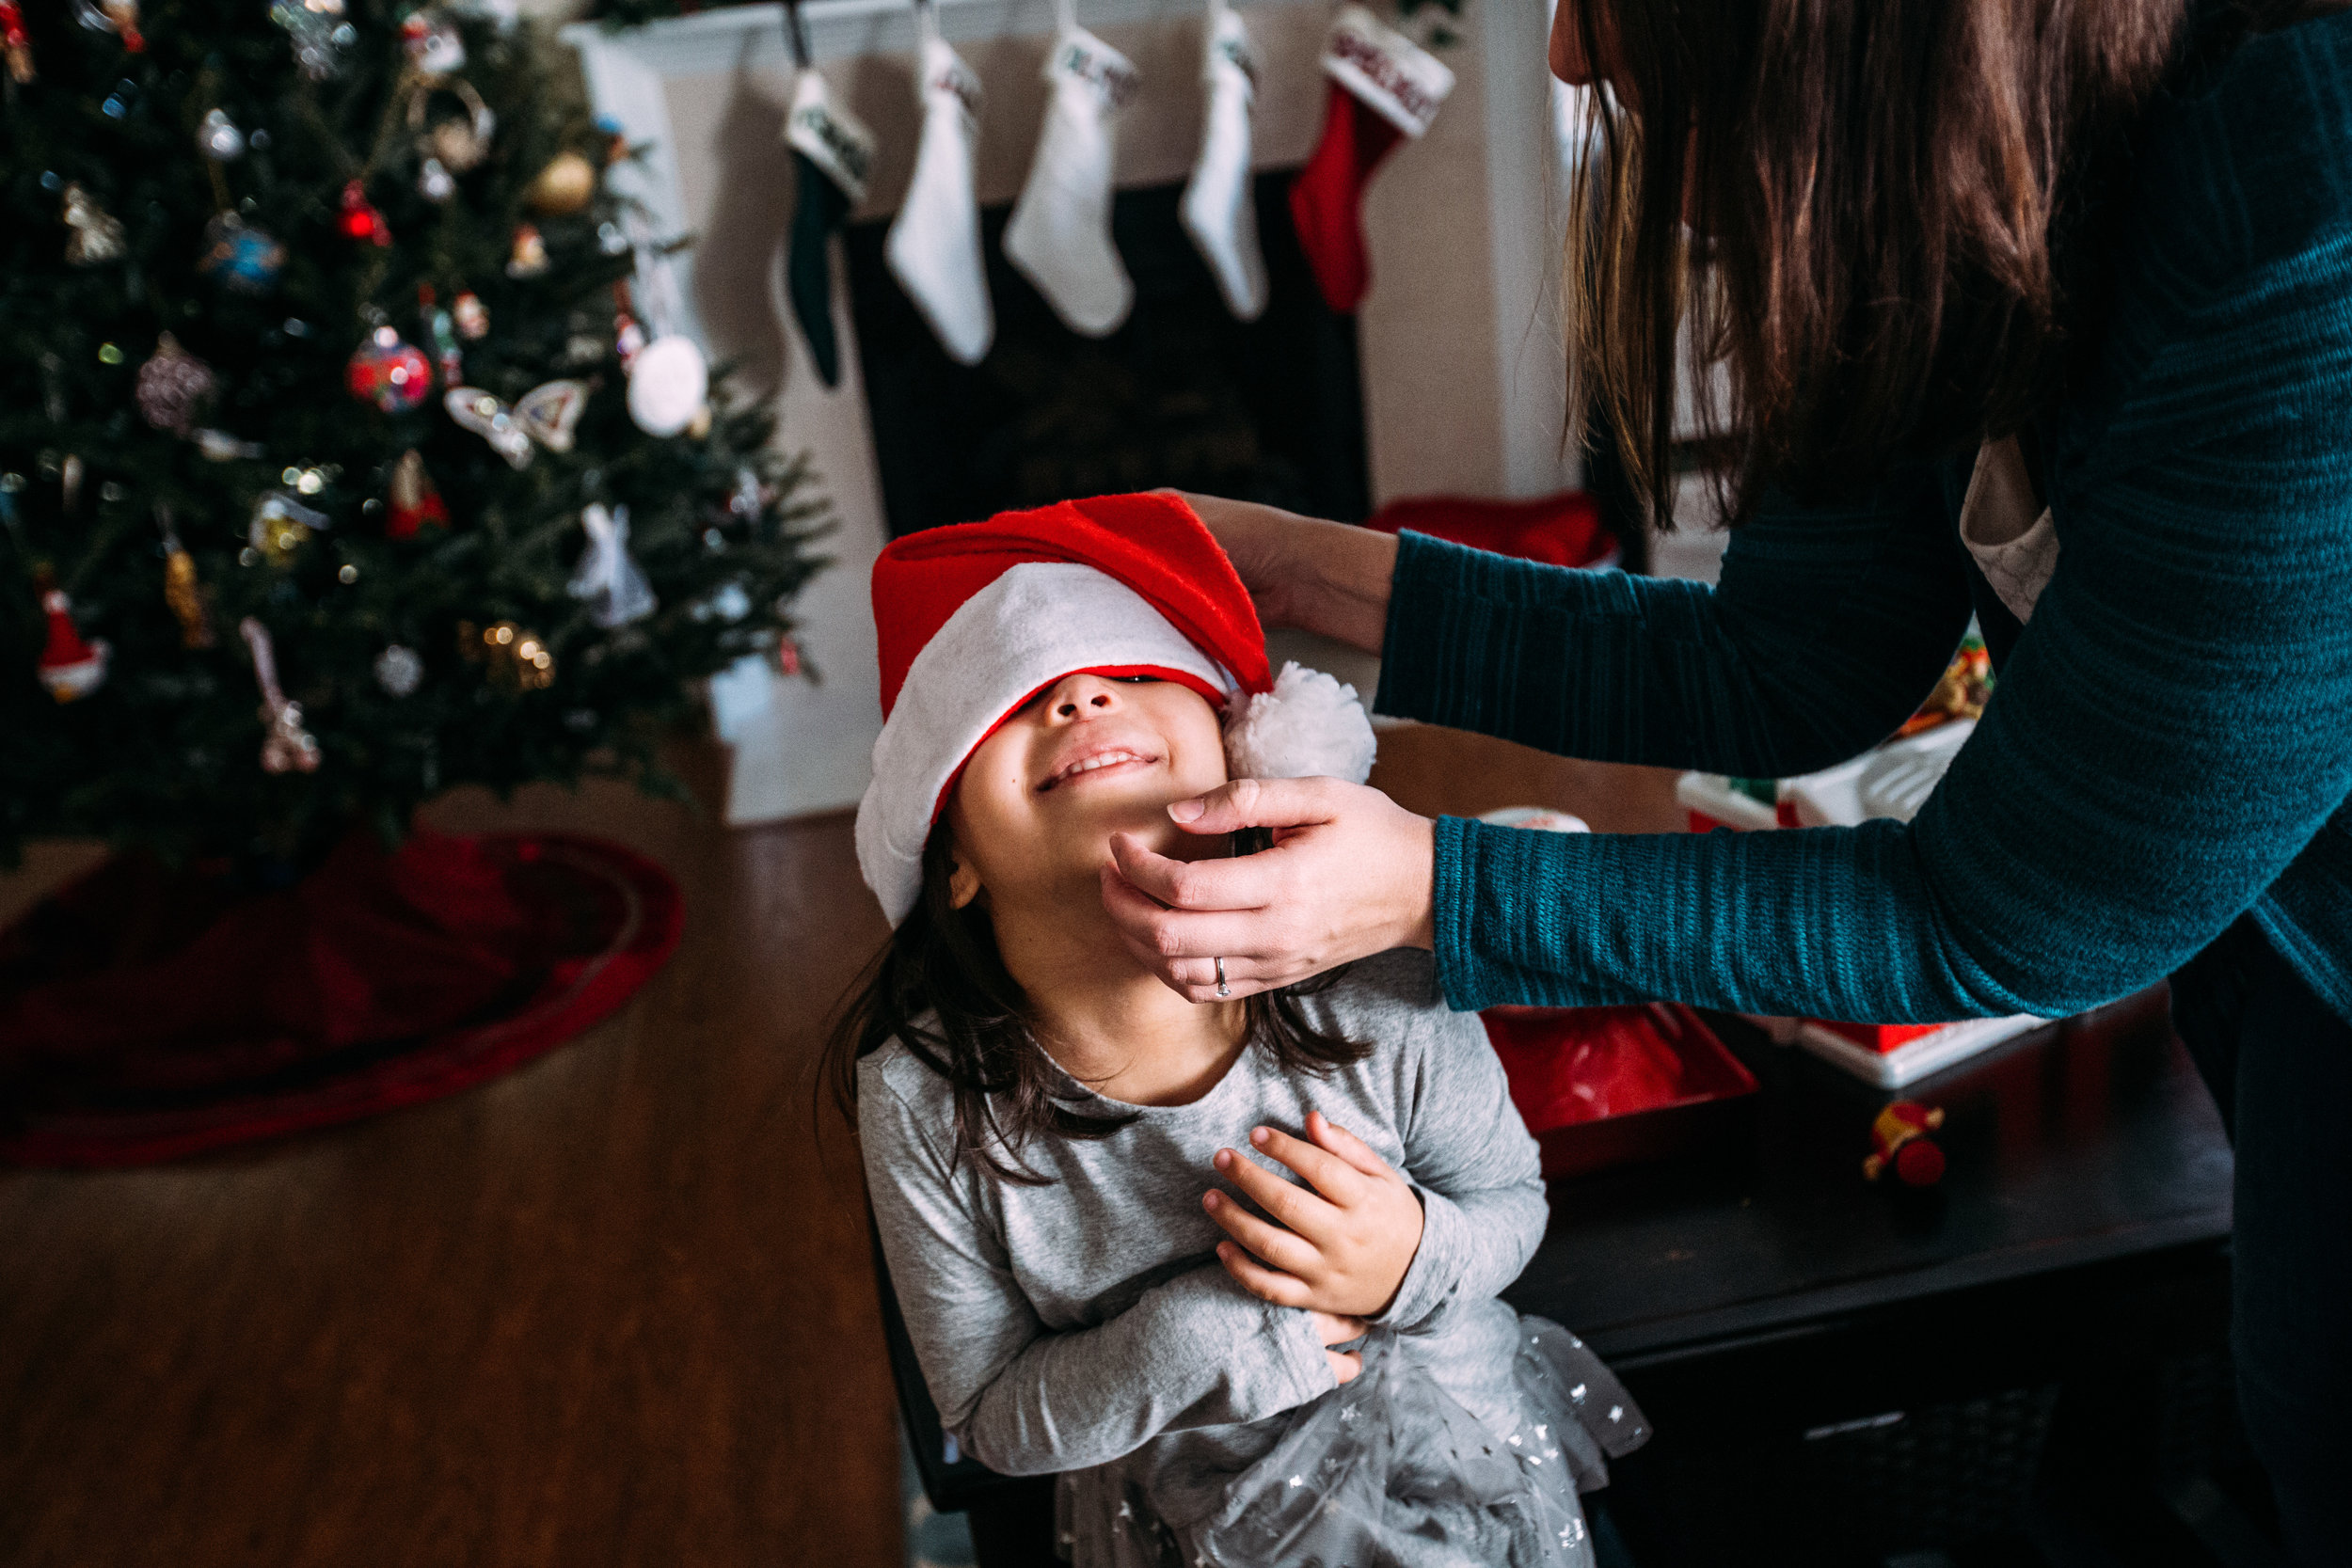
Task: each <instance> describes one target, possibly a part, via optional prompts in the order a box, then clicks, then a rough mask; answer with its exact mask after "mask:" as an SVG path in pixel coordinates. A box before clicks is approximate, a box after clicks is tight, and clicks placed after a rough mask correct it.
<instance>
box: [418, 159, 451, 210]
mask: <svg viewBox="0 0 2352 1568" xmlns="http://www.w3.org/2000/svg"><path fill="white" fill-rule="evenodd" d="M417 191H418V194H419V195H421V196H422V197H423V198H425V199H426V200H427V201H434V202H440V201H447V200H448V199H449V198H451V197H453V196H455V195H456V194H457V180H456V177H455V176H454V175H453V174H451V173H450V171H449V170H448V169H446V168H443V167H442V166H441V160H440V159H438V158H427V159H425V160H424V162H422V163H421V164H419V165H418V166H417Z"/></svg>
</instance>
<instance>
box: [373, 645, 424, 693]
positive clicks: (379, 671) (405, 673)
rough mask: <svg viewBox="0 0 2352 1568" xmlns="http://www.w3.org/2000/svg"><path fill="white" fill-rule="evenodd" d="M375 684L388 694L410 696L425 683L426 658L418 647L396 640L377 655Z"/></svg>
mask: <svg viewBox="0 0 2352 1568" xmlns="http://www.w3.org/2000/svg"><path fill="white" fill-rule="evenodd" d="M375 684H376V685H378V686H380V687H382V688H383V689H384V690H385V694H386V695H388V696H392V697H405V696H408V695H410V694H411V693H413V692H414V691H415V690H416V689H417V688H418V687H420V686H421V685H423V684H424V660H423V659H422V658H421V657H418V654H417V650H416V649H414V648H405V647H403V646H401V645H400V644H399V643H397V642H394V643H392V644H391V645H389V647H387V648H386V649H385V650H384V651H383V652H382V653H380V654H378V655H376V656H375Z"/></svg>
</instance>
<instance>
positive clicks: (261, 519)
mask: <svg viewBox="0 0 2352 1568" xmlns="http://www.w3.org/2000/svg"><path fill="white" fill-rule="evenodd" d="M325 527H326V514H325V513H323V512H314V511H312V510H311V509H310V508H309V507H307V506H305V505H303V504H302V503H301V502H300V501H297V500H295V499H294V498H293V497H292V496H289V495H288V494H286V492H285V491H283V490H266V491H263V492H262V498H261V499H259V500H257V501H255V502H254V503H253V518H252V521H251V522H249V523H247V524H246V534H245V538H246V544H247V545H248V546H251V547H252V549H253V551H254V552H255V554H257V555H259V556H260V557H261V559H262V560H263V561H266V562H269V563H270V564H271V565H273V566H279V567H282V566H286V565H289V564H291V563H292V562H293V561H294V556H295V555H296V554H297V553H298V552H299V551H300V550H301V548H302V546H305V545H307V544H309V543H310V535H311V533H312V531H315V530H318V529H323V528H325Z"/></svg>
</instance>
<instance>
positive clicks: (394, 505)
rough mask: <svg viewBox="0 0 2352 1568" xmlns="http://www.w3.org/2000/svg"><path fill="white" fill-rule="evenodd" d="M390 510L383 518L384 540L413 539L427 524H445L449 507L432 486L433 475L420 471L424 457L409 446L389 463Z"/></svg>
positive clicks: (439, 526)
mask: <svg viewBox="0 0 2352 1568" xmlns="http://www.w3.org/2000/svg"><path fill="white" fill-rule="evenodd" d="M390 488H391V498H390V499H391V512H390V515H389V516H387V517H386V518H385V520H384V537H385V538H387V539H413V538H415V537H416V533H417V530H419V529H420V528H422V527H423V526H424V525H425V524H427V523H431V524H433V525H434V526H435V527H436V528H447V527H449V508H448V506H447V505H445V504H444V503H443V502H442V500H441V493H440V491H438V490H437V489H435V488H434V487H433V476H432V475H430V474H428V473H426V472H425V471H424V459H423V458H422V457H421V456H420V455H419V454H418V452H417V449H416V448H414V447H410V448H409V449H408V450H407V451H405V452H402V453H401V454H400V461H398V462H397V463H394V464H393V465H392V483H391V487H390Z"/></svg>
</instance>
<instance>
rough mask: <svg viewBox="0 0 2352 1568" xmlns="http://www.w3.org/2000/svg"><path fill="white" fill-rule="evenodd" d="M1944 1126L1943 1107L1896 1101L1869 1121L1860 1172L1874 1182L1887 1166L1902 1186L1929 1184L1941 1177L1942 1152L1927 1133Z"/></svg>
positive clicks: (1942, 1172)
mask: <svg viewBox="0 0 2352 1568" xmlns="http://www.w3.org/2000/svg"><path fill="white" fill-rule="evenodd" d="M1943 1125H1944V1108H1943V1107H1942V1106H1940V1105H1922V1104H1920V1103H1919V1102H1918V1101H1915V1100H1898V1101H1895V1102H1894V1103H1893V1104H1891V1105H1889V1106H1887V1107H1886V1108H1885V1109H1884V1110H1883V1111H1881V1112H1880V1113H1879V1114H1878V1116H1877V1117H1876V1118H1875V1119H1873V1120H1872V1121H1871V1123H1870V1152H1869V1153H1868V1154H1867V1155H1866V1156H1865V1157H1864V1158H1863V1161H1862V1174H1863V1176H1864V1177H1865V1178H1866V1179H1867V1180H1872V1181H1876V1180H1878V1179H1879V1177H1880V1176H1881V1174H1883V1172H1884V1171H1886V1170H1887V1169H1888V1168H1889V1167H1890V1166H1891V1167H1892V1168H1893V1170H1894V1172H1895V1180H1898V1181H1900V1182H1901V1183H1902V1184H1903V1185H1904V1186H1906V1187H1932V1186H1934V1185H1935V1184H1936V1183H1937V1182H1938V1181H1941V1180H1943V1179H1944V1151H1943V1150H1942V1149H1940V1148H1937V1147H1936V1146H1935V1142H1934V1140H1933V1139H1931V1138H1930V1137H1929V1136H1928V1134H1929V1133H1930V1132H1934V1131H1935V1130H1936V1129H1937V1128H1939V1127H1941V1126H1943Z"/></svg>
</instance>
